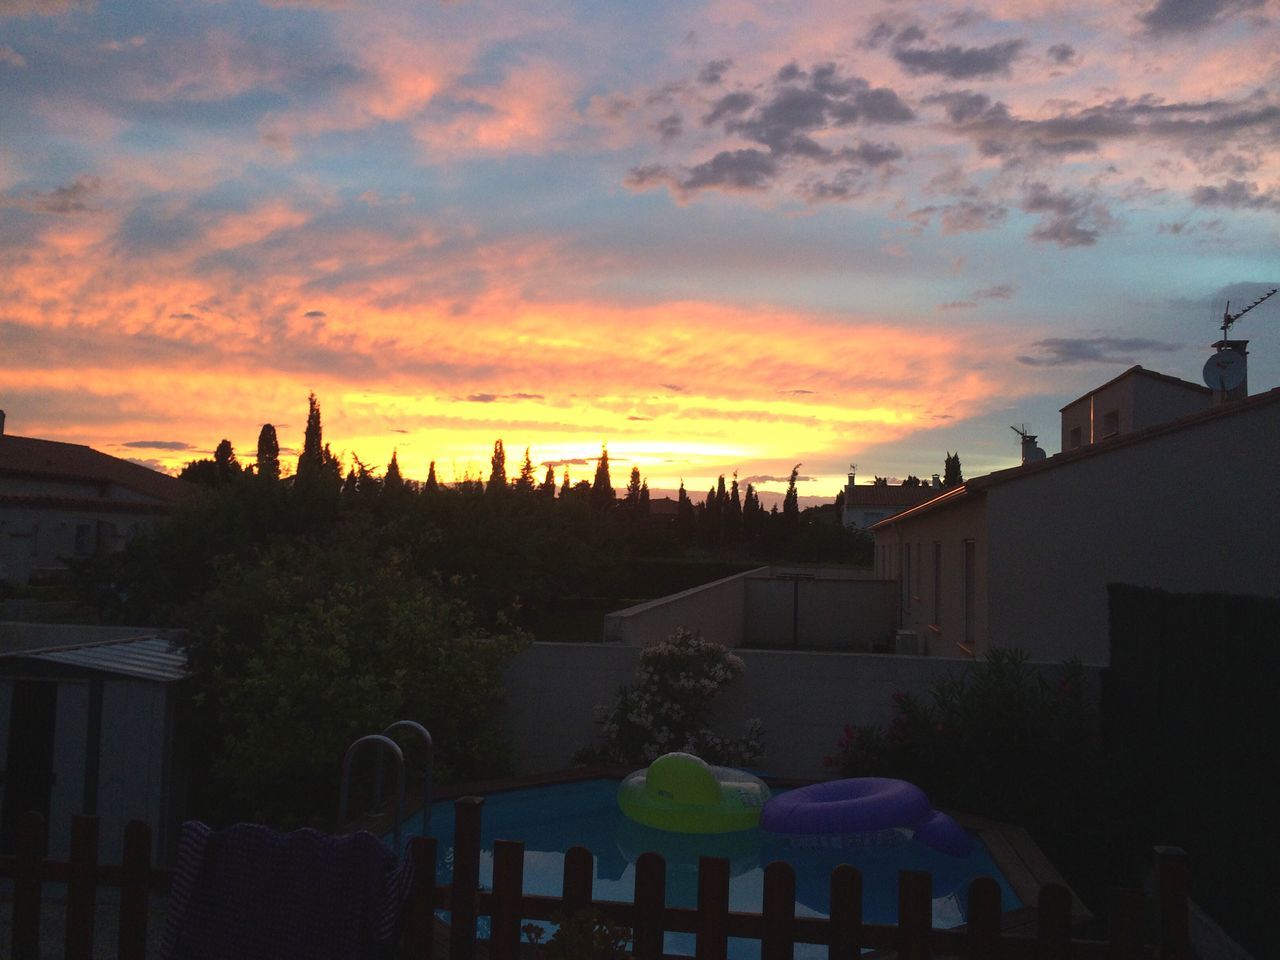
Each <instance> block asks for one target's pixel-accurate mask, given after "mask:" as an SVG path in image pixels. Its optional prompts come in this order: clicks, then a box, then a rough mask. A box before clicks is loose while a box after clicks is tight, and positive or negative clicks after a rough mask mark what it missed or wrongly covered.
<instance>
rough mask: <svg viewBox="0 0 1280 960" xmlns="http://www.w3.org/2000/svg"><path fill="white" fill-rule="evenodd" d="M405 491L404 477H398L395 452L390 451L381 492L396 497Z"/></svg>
mask: <svg viewBox="0 0 1280 960" xmlns="http://www.w3.org/2000/svg"><path fill="white" fill-rule="evenodd" d="M404 490H405V484H404V477H402V476H400V461H399V460H398V459H397V458H396V451H395V450H392V451H391V462H390V463H388V464H387V475H386V477H384V478H383V480H382V492H383V493H385V494H389V495H390V496H398V495H399V494H401V493H403V492H404Z"/></svg>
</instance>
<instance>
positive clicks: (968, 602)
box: [964, 540, 978, 650]
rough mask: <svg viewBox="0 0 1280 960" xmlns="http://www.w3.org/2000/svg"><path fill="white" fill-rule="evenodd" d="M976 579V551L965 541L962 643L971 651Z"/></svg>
mask: <svg viewBox="0 0 1280 960" xmlns="http://www.w3.org/2000/svg"><path fill="white" fill-rule="evenodd" d="M977 577H978V571H977V550H976V548H975V547H974V542H973V541H972V540H966V541H965V542H964V643H965V646H966V647H968V648H969V649H971V650H972V649H973V644H974V640H975V639H976V635H977V630H976V629H975V617H976V611H977V607H978V583H977Z"/></svg>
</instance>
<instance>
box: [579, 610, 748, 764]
mask: <svg viewBox="0 0 1280 960" xmlns="http://www.w3.org/2000/svg"><path fill="white" fill-rule="evenodd" d="M742 671H743V664H742V661H741V660H740V659H739V658H738V657H736V656H734V655H733V654H731V653H729V652H728V651H726V650H725V649H724V647H721V646H718V645H716V644H714V643H708V642H707V641H705V640H703V639H702V638H701V637H700V636H699V635H698V634H696V633H693V632H690V631H689V630H685V629H683V628H679V629H677V630H676V632H675V633H673V634H672V635H671V637H670V638H669V639H668V640H665V641H663V642H662V643H658V644H654V645H653V646H651V647H646V648H645V649H644V650H643V651H642V652H641V654H640V665H639V667H638V668H637V669H636V676H635V682H634V683H633V684H632V685H631V686H625V687H623V688H622V689H621V690H619V691H618V698H617V700H616V701H615V702H614V704H613V706H611V707H608V706H601V707H598V708H597V710H598V713H599V723H600V724H601V728H602V734H603V736H604V743H603V744H602V745H600V746H598V747H588V748H587V749H585V750H582V751H580V752H579V754H578V756H577V758H576V759H578V760H579V761H581V762H587V763H616V764H620V765H627V766H639V765H643V764H647V763H650V762H652V761H653V760H656V759H657V758H658V757H660V756H662V755H663V754H664V753H671V752H672V751H683V752H685V753H692V754H694V755H696V756H699V757H701V758H702V759H703V760H706V761H707V762H708V763H727V764H751V763H755V762H757V761H758V760H759V759H760V758H761V756H762V755H763V749H762V747H761V742H760V741H761V738H762V737H763V735H764V728H763V727H762V726H761V724H760V721H759V720H754V719H753V720H749V721H747V724H746V727H745V729H744V731H743V735H742V736H741V737H738V738H729V737H722V736H719V735H717V734H715V733H713V732H712V731H711V728H710V719H711V712H712V704H713V701H714V700H715V697H716V695H717V694H718V693H719V692H720V691H721V690H723V689H724V688H725V687H726V686H728V684H730V683H731V682H732V681H733V680H734V678H736V677H737V676H738V675H739V674H741V673H742Z"/></svg>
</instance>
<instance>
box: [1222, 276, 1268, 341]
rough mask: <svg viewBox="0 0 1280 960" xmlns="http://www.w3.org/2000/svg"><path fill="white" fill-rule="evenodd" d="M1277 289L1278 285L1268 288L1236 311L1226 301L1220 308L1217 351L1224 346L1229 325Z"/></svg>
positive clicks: (1229, 328)
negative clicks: (1220, 335) (1220, 331)
mask: <svg viewBox="0 0 1280 960" xmlns="http://www.w3.org/2000/svg"><path fill="white" fill-rule="evenodd" d="M1277 289H1280V287H1277V288H1274V289H1271V290H1268V291H1267V292H1266V293H1264V294H1263V295H1262V296H1260V297H1259V298H1258V299H1257V300H1255V301H1253V303H1251V304H1249V305H1248V306H1247V307H1245V308H1244V309H1243V310H1241V311H1239V312H1237V313H1232V312H1231V301H1230V300H1228V301H1227V305H1226V306H1225V307H1224V308H1223V310H1222V340H1221V341H1220V342H1219V343H1218V345H1217V346H1218V350H1219V351H1221V350H1223V349H1225V348H1226V345H1227V333H1228V332H1229V331H1230V330H1231V325H1232V324H1233V323H1235V322H1236V321H1237V320H1239V319H1240V318H1241V317H1243V316H1244V315H1245V314H1246V313H1248V312H1249V311H1250V310H1252V309H1253V308H1254V307H1256V306H1257V305H1258V304H1260V303H1262V302H1263V301H1264V300H1268V299H1270V298H1271V297H1273V296H1275V293H1276V290H1277Z"/></svg>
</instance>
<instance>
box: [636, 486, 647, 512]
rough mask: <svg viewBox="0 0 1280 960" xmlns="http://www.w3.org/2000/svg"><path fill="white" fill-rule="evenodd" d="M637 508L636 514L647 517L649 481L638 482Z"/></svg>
mask: <svg viewBox="0 0 1280 960" xmlns="http://www.w3.org/2000/svg"><path fill="white" fill-rule="evenodd" d="M638 506H639V511H638V512H639V514H640V516H642V517H647V516H648V515H649V481H648V480H642V481H641V482H640V500H639V504H638Z"/></svg>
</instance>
